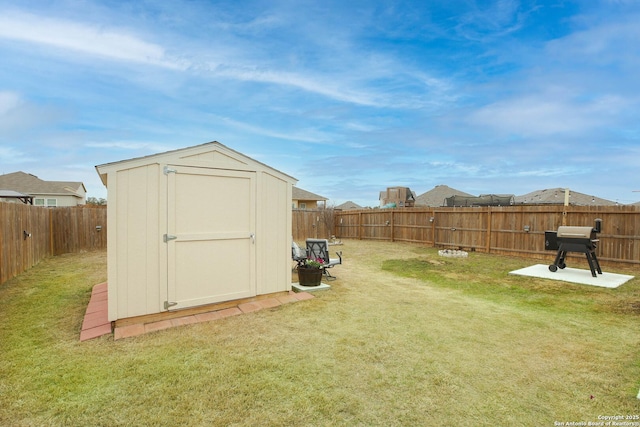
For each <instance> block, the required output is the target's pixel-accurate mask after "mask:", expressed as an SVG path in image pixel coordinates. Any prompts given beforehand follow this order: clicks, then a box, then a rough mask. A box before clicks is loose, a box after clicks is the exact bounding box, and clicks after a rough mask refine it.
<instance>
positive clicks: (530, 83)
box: [0, 0, 640, 206]
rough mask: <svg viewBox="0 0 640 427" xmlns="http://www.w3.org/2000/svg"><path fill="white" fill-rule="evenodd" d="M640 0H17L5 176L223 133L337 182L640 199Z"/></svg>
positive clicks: (238, 146)
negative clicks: (567, 191) (550, 191)
mask: <svg viewBox="0 0 640 427" xmlns="http://www.w3.org/2000/svg"><path fill="white" fill-rule="evenodd" d="M638 22H640V2H638V1H635V0H629V1H624V0H618V1H616V0H602V1H598V0H590V1H582V0H580V1H561V0H558V1H533V0H530V1H515V0H501V1H473V0H452V1H427V0H425V1H413V0H408V1H394V0H389V1H380V2H375V1H369V0H367V1H360V0H354V1H347V2H345V1H333V0H324V1H290V0H289V1H280V0H270V1H235V0H234V1H200V0H189V1H180V0H176V1H170V2H158V1H145V0H136V1H130V2H127V1H104V2H100V1H87V0H85V1H80V0H78V1H29V0H16V1H11V0H9V1H6V0H5V1H3V2H2V3H0V58H1V59H0V173H10V172H15V171H18V170H22V171H25V172H30V173H33V174H35V175H37V176H38V177H40V178H42V179H45V180H71V181H83V182H84V183H85V186H86V187H87V191H88V195H89V196H94V197H106V189H105V188H104V187H103V186H102V184H101V183H100V181H99V179H98V175H97V173H96V172H95V169H94V166H95V165H98V164H103V163H107V162H112V161H118V160H124V159H129V158H132V157H138V156H143V155H148V154H153V153H157V152H163V151H167V150H172V149H177V148H181V147H188V146H193V145H198V144H202V143H205V142H209V141H214V140H215V141H219V142H221V143H223V144H225V145H227V146H228V147H230V148H232V149H234V150H237V151H239V152H241V153H243V154H246V155H248V156H250V157H253V158H254V159H256V160H259V161H261V162H264V163H266V164H268V165H270V166H272V167H274V168H276V169H278V170H281V171H282V172H285V173H287V174H289V175H292V176H294V177H296V178H298V179H299V183H298V186H299V187H301V188H303V189H305V190H308V191H312V192H314V193H318V194H320V195H323V196H325V197H327V198H329V199H330V204H331V203H333V204H340V203H342V202H344V201H347V200H352V201H354V202H356V203H359V204H361V205H363V206H376V205H377V204H378V194H379V191H381V190H384V189H385V188H386V187H388V186H408V187H411V189H412V190H414V191H415V192H416V193H418V194H421V193H423V192H425V191H428V190H430V189H432V188H433V187H434V186H436V185H439V184H446V185H449V186H450V187H454V188H457V189H459V190H462V191H465V192H468V193H472V194H476V195H479V194H489V193H494V194H499V193H508V194H515V195H522V194H526V193H529V192H531V191H535V190H540V189H544V188H556V187H563V188H566V187H568V188H570V189H572V190H574V191H579V192H582V193H586V194H590V195H594V196H597V197H602V198H606V199H610V200H614V201H618V202H619V203H623V204H626V203H634V202H637V201H639V200H640V192H634V191H636V190H640V178H638V177H639V176H640V173H639V172H640V78H639V77H638V75H639V72H640V42H639V41H640V25H638V24H637V23H638Z"/></svg>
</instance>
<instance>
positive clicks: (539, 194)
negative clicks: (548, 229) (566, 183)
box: [515, 188, 617, 206]
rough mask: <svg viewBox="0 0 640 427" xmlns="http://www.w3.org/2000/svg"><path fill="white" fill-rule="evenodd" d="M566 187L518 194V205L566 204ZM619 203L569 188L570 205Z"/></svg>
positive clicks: (516, 201)
mask: <svg viewBox="0 0 640 427" xmlns="http://www.w3.org/2000/svg"><path fill="white" fill-rule="evenodd" d="M564 197H565V189H564V188H547V189H544V190H537V191H532V192H531V193H527V194H523V195H522V196H516V198H515V204H516V205H564ZM616 204H617V203H616V202H614V201H612V200H607V199H602V198H600V197H595V196H594V195H590V194H584V193H580V192H577V191H573V190H569V205H571V206H611V205H616Z"/></svg>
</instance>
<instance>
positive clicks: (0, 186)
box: [0, 171, 87, 207]
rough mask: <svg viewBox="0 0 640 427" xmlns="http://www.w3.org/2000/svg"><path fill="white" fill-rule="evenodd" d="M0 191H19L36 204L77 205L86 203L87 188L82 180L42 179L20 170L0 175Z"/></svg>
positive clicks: (50, 205)
mask: <svg viewBox="0 0 640 427" xmlns="http://www.w3.org/2000/svg"><path fill="white" fill-rule="evenodd" d="M0 192H2V193H3V194H12V192H13V193H19V194H21V195H22V198H24V197H29V198H32V200H33V204H34V205H36V206H46V207H56V206H78V205H84V204H85V203H86V196H87V189H86V188H85V186H84V184H83V183H82V182H75V181H44V180H42V179H40V178H38V177H37V176H35V175H32V174H30V173H25V172H22V171H19V172H13V173H8V174H4V175H0ZM0 201H15V202H17V201H24V200H21V198H19V197H14V198H9V197H2V198H0Z"/></svg>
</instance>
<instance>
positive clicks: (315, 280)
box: [298, 258, 324, 286]
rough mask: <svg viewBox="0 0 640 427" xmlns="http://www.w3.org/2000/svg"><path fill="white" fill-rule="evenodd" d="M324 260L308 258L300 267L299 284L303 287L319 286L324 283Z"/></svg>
mask: <svg viewBox="0 0 640 427" xmlns="http://www.w3.org/2000/svg"><path fill="white" fill-rule="evenodd" d="M323 272H324V260H323V259H321V258H317V259H311V258H308V259H306V260H304V262H302V263H300V265H298V282H299V283H300V285H301V286H318V285H320V282H321V281H322V273H323Z"/></svg>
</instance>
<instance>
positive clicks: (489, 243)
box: [485, 206, 491, 254]
mask: <svg viewBox="0 0 640 427" xmlns="http://www.w3.org/2000/svg"><path fill="white" fill-rule="evenodd" d="M486 239H487V241H486V243H485V249H486V251H487V253H488V254H489V253H491V206H488V207H487V237H486Z"/></svg>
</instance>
